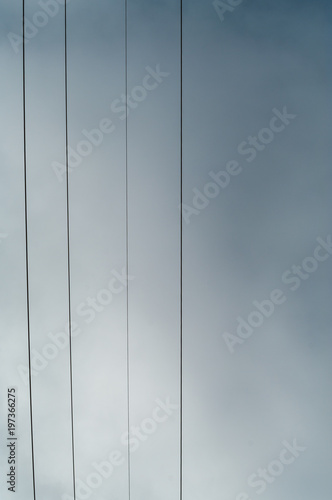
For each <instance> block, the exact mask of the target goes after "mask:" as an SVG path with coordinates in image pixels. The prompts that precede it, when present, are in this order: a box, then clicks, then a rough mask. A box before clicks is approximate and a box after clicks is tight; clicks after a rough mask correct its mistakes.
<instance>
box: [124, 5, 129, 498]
mask: <svg viewBox="0 0 332 500" xmlns="http://www.w3.org/2000/svg"><path fill="white" fill-rule="evenodd" d="M124 2H125V8H124V17H125V19H124V23H125V28H124V35H125V47H124V50H125V95H126V96H127V94H128V2H127V0H124ZM125 147H126V157H125V163H126V166H125V169H126V173H125V182H126V274H127V276H128V275H129V224H128V118H127V117H126V131H125ZM126 310H127V314H126V331H127V427H128V429H127V430H128V435H129V432H130V430H129V429H130V364H129V359H130V357H129V286H128V280H127V287H126ZM127 457H128V498H129V500H130V498H131V468H130V445H129V439H128V449H127Z"/></svg>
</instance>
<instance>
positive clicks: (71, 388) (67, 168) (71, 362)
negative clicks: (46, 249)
mask: <svg viewBox="0 0 332 500" xmlns="http://www.w3.org/2000/svg"><path fill="white" fill-rule="evenodd" d="M64 7H65V26H64V28H65V75H64V77H65V122H66V125H65V128H66V130H65V136H66V137H65V141H66V209H67V210H66V211H67V273H68V276H67V282H68V320H69V371H70V417H71V448H72V471H73V492H74V500H76V483H75V477H76V474H75V440H74V397H73V356H72V327H71V279H70V222H69V221H70V218H69V162H68V63H67V0H65V6H64Z"/></svg>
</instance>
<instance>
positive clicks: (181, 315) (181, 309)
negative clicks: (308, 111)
mask: <svg viewBox="0 0 332 500" xmlns="http://www.w3.org/2000/svg"><path fill="white" fill-rule="evenodd" d="M182 1H183V0H180V500H182V495H183V355H182V348H183V293H182V292H183V272H182V266H183V234H182V200H183V146H182V142H183V78H182V77H183V55H182V53H183V22H182V21H183V19H182V16H183V5H182Z"/></svg>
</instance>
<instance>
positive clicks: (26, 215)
mask: <svg viewBox="0 0 332 500" xmlns="http://www.w3.org/2000/svg"><path fill="white" fill-rule="evenodd" d="M22 36H23V52H22V59H23V65H22V66H23V67H22V70H23V71H22V73H23V162H24V219H25V272H26V296H27V326H28V365H29V406H30V436H31V463H32V490H33V498H34V500H36V479H35V452H34V437H33V411H32V410H33V403H32V383H31V379H32V370H31V335H30V293H29V289H30V287H29V245H28V242H29V239H28V189H27V139H26V99H25V92H26V90H25V89H26V85H25V0H22Z"/></svg>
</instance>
